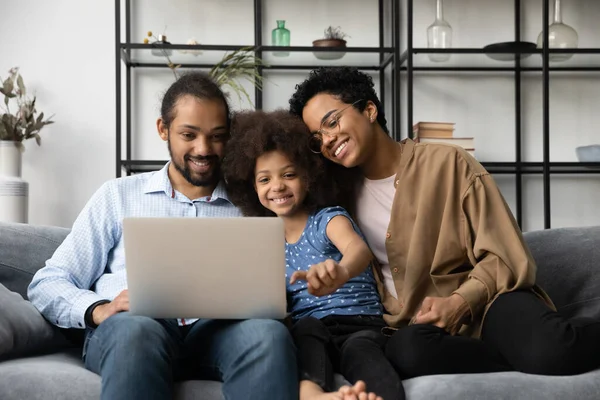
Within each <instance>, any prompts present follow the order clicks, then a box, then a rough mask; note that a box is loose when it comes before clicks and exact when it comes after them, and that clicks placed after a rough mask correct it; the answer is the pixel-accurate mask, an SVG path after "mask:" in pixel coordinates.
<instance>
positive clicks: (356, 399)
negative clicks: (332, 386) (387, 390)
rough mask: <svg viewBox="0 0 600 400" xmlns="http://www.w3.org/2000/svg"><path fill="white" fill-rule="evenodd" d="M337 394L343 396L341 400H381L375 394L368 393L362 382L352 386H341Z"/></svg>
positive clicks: (381, 399)
mask: <svg viewBox="0 0 600 400" xmlns="http://www.w3.org/2000/svg"><path fill="white" fill-rule="evenodd" d="M338 393H341V394H342V395H343V400H383V398H382V397H380V396H377V395H376V394H375V393H368V392H367V385H366V384H365V382H363V381H357V382H356V383H355V384H354V386H348V385H345V386H342V387H341V388H340V389H339V390H338Z"/></svg>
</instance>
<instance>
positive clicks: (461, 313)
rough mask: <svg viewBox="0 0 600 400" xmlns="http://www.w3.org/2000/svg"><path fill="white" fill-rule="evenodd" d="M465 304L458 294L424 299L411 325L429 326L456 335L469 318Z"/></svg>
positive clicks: (468, 310) (468, 311)
mask: <svg viewBox="0 0 600 400" xmlns="http://www.w3.org/2000/svg"><path fill="white" fill-rule="evenodd" d="M470 313H471V311H470V309H469V305H468V304H467V302H466V301H465V300H464V299H463V298H462V296H460V295H458V294H453V295H452V296H450V297H425V300H423V304H421V309H420V310H419V311H418V312H417V315H415V317H414V318H413V319H412V321H411V322H412V323H413V324H431V325H435V326H437V327H439V328H442V329H444V330H445V331H447V332H448V333H450V334H451V335H456V334H457V333H458V331H459V330H460V328H461V327H462V325H463V323H464V322H465V320H466V319H467V318H468V317H469V316H470Z"/></svg>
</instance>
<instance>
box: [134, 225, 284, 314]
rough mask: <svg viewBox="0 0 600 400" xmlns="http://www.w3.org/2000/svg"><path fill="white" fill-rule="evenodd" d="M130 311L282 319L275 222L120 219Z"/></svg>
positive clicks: (280, 252)
mask: <svg viewBox="0 0 600 400" xmlns="http://www.w3.org/2000/svg"><path fill="white" fill-rule="evenodd" d="M123 235H124V242H125V262H126V270H127V284H128V289H129V302H130V311H131V312H132V313H134V314H137V315H145V316H149V317H152V318H214V319H248V318H273V319H283V318H284V317H285V316H286V287H285V234H284V229H283V221H282V220H281V219H280V218H276V217H270V218H269V217H235V218H125V219H124V220H123Z"/></svg>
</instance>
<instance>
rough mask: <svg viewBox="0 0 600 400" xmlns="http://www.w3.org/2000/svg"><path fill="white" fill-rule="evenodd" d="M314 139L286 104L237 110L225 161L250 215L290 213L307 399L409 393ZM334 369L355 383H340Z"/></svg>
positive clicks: (367, 259) (291, 285)
mask: <svg viewBox="0 0 600 400" xmlns="http://www.w3.org/2000/svg"><path fill="white" fill-rule="evenodd" d="M309 138H310V135H309V134H308V130H307V128H306V126H305V125H304V123H303V122H302V121H301V120H300V119H299V118H297V117H294V116H292V115H290V114H289V113H288V112H286V111H275V112H268V113H266V112H263V111H252V112H243V113H239V114H238V115H237V116H235V118H234V121H233V125H232V130H231V139H230V141H229V143H228V147H227V151H226V157H225V160H224V165H223V168H224V173H225V180H226V181H227V184H228V191H229V196H230V198H231V200H232V202H233V203H234V204H235V205H237V206H238V207H240V208H241V210H242V212H243V213H244V214H245V215H247V216H278V217H280V218H282V219H283V221H284V226H285V237H286V263H287V265H286V278H287V294H288V308H289V311H290V314H291V319H292V322H293V327H292V336H293V337H294V340H295V342H296V346H297V348H298V361H299V369H300V373H301V383H300V399H301V400H304V399H313V398H319V399H320V398H322V399H344V398H357V399H373V400H374V399H381V398H384V399H386V400H388V399H389V400H396V399H403V398H404V393H403V390H402V386H401V381H400V379H399V377H398V375H397V374H396V372H395V370H394V368H393V367H392V365H391V364H390V363H389V361H388V360H387V359H386V357H385V354H384V351H383V345H384V342H385V337H384V336H383V335H382V333H381V328H383V327H385V326H386V324H385V322H384V321H383V318H382V312H383V308H382V305H381V302H380V299H379V295H378V293H377V287H376V281H375V279H374V276H373V271H372V270H371V268H370V265H371V260H372V257H373V256H372V253H371V251H370V249H369V247H368V246H367V244H366V243H365V241H364V240H363V238H362V234H361V233H360V231H359V229H358V227H357V226H356V224H355V223H354V221H353V220H352V219H351V217H350V215H349V214H348V213H347V212H346V211H345V210H344V209H343V208H341V207H336V206H332V204H331V199H333V198H335V194H336V190H335V187H334V186H332V181H330V180H328V179H327V177H326V175H325V174H324V172H323V171H324V170H323V165H322V163H321V160H320V158H319V156H317V155H315V154H314V153H312V152H311V151H310V150H309ZM334 371H339V372H340V373H341V374H342V375H343V376H344V377H345V378H346V379H348V380H349V381H350V382H352V383H355V386H354V387H353V388H348V387H344V388H342V389H340V390H338V391H336V390H335V389H336V387H335V386H334V381H333V375H334V374H333V373H334ZM363 382H364V383H363ZM364 384H366V387H367V389H369V391H370V393H367V392H366V390H365V387H364Z"/></svg>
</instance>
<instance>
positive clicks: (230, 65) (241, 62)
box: [144, 31, 265, 104]
mask: <svg viewBox="0 0 600 400" xmlns="http://www.w3.org/2000/svg"><path fill="white" fill-rule="evenodd" d="M161 37H164V36H163V35H161V36H159V38H156V36H154V35H153V34H152V31H148V33H147V37H146V38H144V44H149V45H152V46H155V48H154V49H153V51H157V52H159V53H156V54H161V55H162V56H163V57H165V59H166V61H167V66H168V67H169V68H170V69H171V71H172V72H173V76H174V77H175V79H178V78H179V74H178V73H177V70H178V68H180V67H181V64H175V63H173V62H172V61H171V55H172V50H170V49H169V47H168V45H170V43H169V42H164V41H162V40H161ZM151 38H152V39H154V40H150V39H151ZM197 44H198V43H197V42H196V41H195V40H194V41H191V40H190V41H188V45H197ZM186 51H188V52H190V53H191V52H193V51H198V50H186ZM153 54H155V53H153ZM192 54H193V55H197V54H194V53H192ZM261 66H265V63H264V62H263V60H261V59H260V58H258V57H256V56H255V54H254V48H253V47H243V48H240V49H238V50H235V51H233V52H231V53H229V52H227V53H225V55H223V58H222V59H221V60H220V61H219V62H217V63H216V64H214V65H213V67H212V68H211V69H210V71H209V75H210V76H211V77H212V78H213V79H214V80H215V81H216V83H217V84H218V85H219V86H221V87H225V86H228V87H229V88H230V89H231V90H232V91H233V92H234V93H235V94H236V95H237V96H238V98H239V99H240V100H241V99H242V96H243V97H245V98H246V100H248V102H249V103H250V104H253V103H252V100H251V99H250V94H249V93H248V91H247V90H246V88H244V86H243V85H241V84H240V83H239V81H238V80H239V79H246V80H247V81H249V82H250V83H251V84H252V85H253V86H254V87H256V88H258V89H259V90H262V87H263V80H264V78H263V76H262V75H261V74H259V73H258V68H259V67H261Z"/></svg>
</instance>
